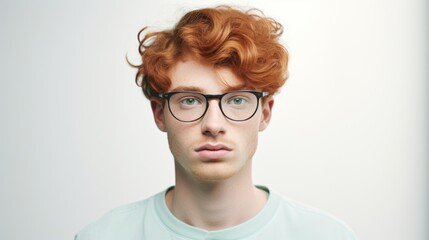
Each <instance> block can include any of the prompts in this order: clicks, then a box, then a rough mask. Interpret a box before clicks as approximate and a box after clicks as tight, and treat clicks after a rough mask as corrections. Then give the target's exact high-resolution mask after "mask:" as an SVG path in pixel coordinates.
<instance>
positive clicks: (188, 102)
mask: <svg viewBox="0 0 429 240" xmlns="http://www.w3.org/2000/svg"><path fill="white" fill-rule="evenodd" d="M197 102H198V101H197V99H195V98H185V99H183V100H182V101H181V103H182V104H185V105H195V104H196V103H197Z"/></svg>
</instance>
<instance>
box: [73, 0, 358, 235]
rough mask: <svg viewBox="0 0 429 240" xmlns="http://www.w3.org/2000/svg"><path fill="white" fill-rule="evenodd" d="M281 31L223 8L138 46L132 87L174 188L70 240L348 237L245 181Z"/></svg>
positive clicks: (276, 84) (272, 83) (190, 17)
mask: <svg viewBox="0 0 429 240" xmlns="http://www.w3.org/2000/svg"><path fill="white" fill-rule="evenodd" d="M141 33H142V32H140V33H139V39H140V34H141ZM281 33H282V26H281V25H280V24H279V23H277V22H276V21H274V20H272V19H270V18H266V17H264V16H263V15H262V13H260V12H258V11H255V10H253V11H247V12H243V11H240V10H237V9H233V8H230V7H226V6H222V7H218V8H208V9H200V10H195V11H191V12H189V13H187V14H186V15H185V16H183V18H182V19H181V20H180V21H179V23H178V24H177V25H176V27H175V28H174V29H173V30H168V31H163V32H153V33H147V34H146V36H145V37H144V38H143V39H141V40H140V49H139V50H140V54H141V56H142V64H141V65H139V66H136V67H137V68H138V73H137V77H136V80H137V83H138V84H139V85H140V86H141V87H142V89H143V92H144V94H145V96H146V97H147V98H148V99H149V100H150V103H151V107H152V111H153V116H154V120H155V123H156V125H157V126H158V128H159V129H160V130H161V131H163V132H166V133H167V136H168V143H169V146H170V150H171V153H172V155H173V157H174V164H175V180H176V184H175V186H174V187H170V188H168V189H167V190H165V191H163V192H161V193H159V194H157V195H155V196H153V197H150V198H149V199H146V200H143V201H140V202H136V203H133V204H130V205H127V206H124V207H120V208H118V209H115V210H113V211H111V212H110V213H108V214H107V215H106V216H104V217H103V218H102V219H100V220H99V221H97V222H95V223H93V224H92V225H89V226H88V227H87V228H85V229H84V230H83V231H81V232H80V233H79V234H78V235H77V236H76V239H78V240H113V239H115V240H137V239H139V240H141V239H154V240H168V239H263V240H275V239H296V240H298V239H299V240H340V239H341V240H350V239H355V238H354V237H353V234H352V233H351V231H350V230H349V229H348V228H347V227H346V226H345V225H344V224H343V223H341V222H340V221H338V220H336V219H334V218H332V217H330V216H328V215H326V214H324V213H321V212H319V211H316V210H313V209H310V208H307V207H305V206H302V205H300V204H298V203H294V202H291V201H289V200H285V199H283V198H282V197H280V196H279V195H277V194H276V193H274V192H271V191H270V190H269V189H268V188H266V187H263V186H254V184H253V182H252V157H253V155H254V153H255V151H256V146H257V142H258V133H259V132H260V131H263V130H264V129H265V128H266V127H267V125H268V124H269V122H270V118H271V111H272V108H273V103H274V100H273V98H272V96H273V94H274V93H275V92H276V91H277V90H278V89H279V88H280V87H281V86H282V85H283V84H284V82H285V80H286V77H287V62H288V54H287V51H286V50H285V49H284V47H283V46H282V45H281V44H280V43H279V37H280V35H281Z"/></svg>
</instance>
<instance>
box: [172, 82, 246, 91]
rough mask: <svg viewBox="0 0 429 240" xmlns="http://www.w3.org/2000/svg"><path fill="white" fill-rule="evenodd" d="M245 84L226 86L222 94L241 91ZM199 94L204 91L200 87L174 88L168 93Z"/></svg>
mask: <svg viewBox="0 0 429 240" xmlns="http://www.w3.org/2000/svg"><path fill="white" fill-rule="evenodd" d="M245 86H246V85H245V84H240V85H237V86H233V87H232V86H227V88H225V89H223V92H229V91H235V90H243V89H244V88H245ZM246 90H252V89H246ZM182 91H185V92H200V93H204V92H205V91H204V89H202V88H200V87H196V86H189V87H187V86H180V87H176V88H173V89H171V90H170V92H182Z"/></svg>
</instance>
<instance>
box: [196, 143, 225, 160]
mask: <svg viewBox="0 0 429 240" xmlns="http://www.w3.org/2000/svg"><path fill="white" fill-rule="evenodd" d="M195 151H196V152H197V154H198V156H200V157H201V158H202V159H209V160H215V159H221V158H224V157H225V156H226V155H227V154H228V153H229V152H231V151H232V149H231V148H229V147H227V146H225V145H223V144H215V145H213V144H205V145H203V146H201V147H198V148H197V149H195Z"/></svg>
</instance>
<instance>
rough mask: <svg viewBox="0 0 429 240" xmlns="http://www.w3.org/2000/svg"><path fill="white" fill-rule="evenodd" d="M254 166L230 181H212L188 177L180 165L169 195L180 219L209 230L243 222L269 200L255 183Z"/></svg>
mask: <svg viewBox="0 0 429 240" xmlns="http://www.w3.org/2000/svg"><path fill="white" fill-rule="evenodd" d="M250 169H251V166H249V170H248V171H246V170H244V172H242V173H240V174H237V175H236V176H233V177H231V178H229V179H226V180H222V181H216V182H208V181H201V180H195V179H191V178H190V177H186V176H187V175H186V174H184V173H183V172H182V171H181V170H183V169H180V167H179V166H176V185H175V187H174V189H172V190H170V191H169V192H168V193H167V195H166V203H167V206H168V208H169V209H170V211H171V212H172V214H173V215H174V216H175V217H176V218H178V219H180V220H181V221H183V222H185V223H187V224H189V225H192V226H194V227H198V228H202V229H206V230H219V229H224V228H228V227H233V226H235V225H238V224H240V223H243V222H245V221H246V220H249V219H250V218H252V217H254V216H255V215H256V214H257V213H258V212H259V211H261V210H262V208H263V207H264V205H265V203H266V193H265V192H264V191H263V190H260V189H258V188H256V187H255V186H254V185H253V182H252V178H251V171H250Z"/></svg>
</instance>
